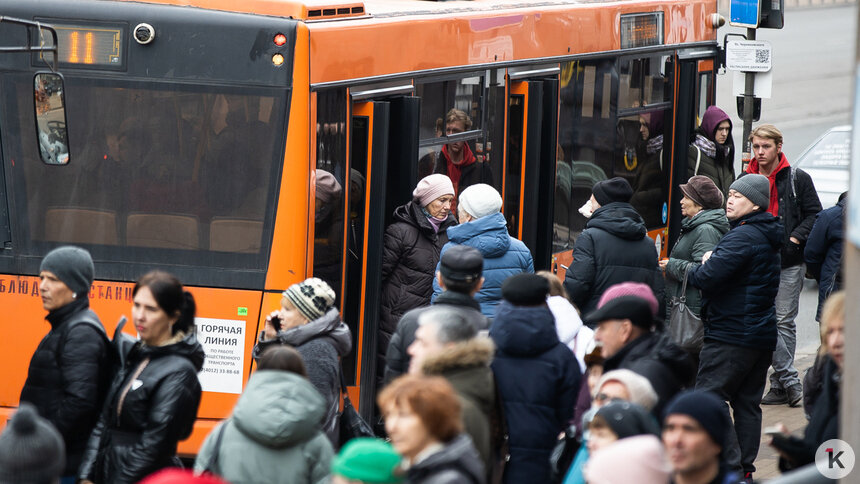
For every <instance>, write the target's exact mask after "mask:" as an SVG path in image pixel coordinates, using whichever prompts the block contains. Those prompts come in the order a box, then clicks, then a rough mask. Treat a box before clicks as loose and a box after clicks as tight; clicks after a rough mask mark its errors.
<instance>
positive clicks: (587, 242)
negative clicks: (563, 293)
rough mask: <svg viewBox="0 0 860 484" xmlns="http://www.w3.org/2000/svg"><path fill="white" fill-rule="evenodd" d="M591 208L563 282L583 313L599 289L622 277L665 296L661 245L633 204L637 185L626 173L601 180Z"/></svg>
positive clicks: (590, 308)
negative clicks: (633, 185) (659, 258)
mask: <svg viewBox="0 0 860 484" xmlns="http://www.w3.org/2000/svg"><path fill="white" fill-rule="evenodd" d="M591 193H592V195H591V200H590V201H591V207H592V210H593V212H592V214H591V217H590V219H589V220H588V223H587V224H586V225H585V227H586V228H585V230H583V231H582V234H580V236H579V237H578V238H577V239H576V245H574V247H573V262H572V263H571V264H570V268H569V269H568V270H567V273H566V274H565V277H564V288H565V289H566V290H567V294H568V295H569V296H570V300H571V302H573V303H574V304H575V305H576V306H577V307H578V308H579V310H580V311H582V313H583V314H588V313H590V312H591V311H594V310H595V309H596V307H597V302H598V301H599V300H600V296H601V294H603V292H604V291H605V290H606V289H608V288H609V286H612V285H615V284H619V283H621V282H627V281H633V282H643V283H645V284H648V286H650V287H651V290H652V291H654V294H656V295H657V299H658V300H659V301H661V304H662V301H663V274H662V273H661V272H660V270H659V269H658V267H657V248H656V247H655V246H654V241H653V240H651V239H650V238H649V237H648V233H647V230H646V229H645V224H644V223H643V221H642V217H640V216H639V213H637V212H636V210H634V209H633V207H632V206H631V205H630V197H631V196H633V188H631V187H630V183H629V182H627V180H625V179H624V178H621V177H615V178H612V179H609V180H603V181H599V182H597V183H595V184H594V187H593V188H592V189H591Z"/></svg>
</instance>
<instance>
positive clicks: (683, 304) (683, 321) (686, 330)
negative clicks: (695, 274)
mask: <svg viewBox="0 0 860 484" xmlns="http://www.w3.org/2000/svg"><path fill="white" fill-rule="evenodd" d="M689 272H690V267H689V266H687V269H686V270H685V271H684V282H683V284H681V295H680V296H675V297H672V300H671V301H670V303H669V304H670V305H671V310H670V312H669V337H671V338H672V341H674V342H675V343H677V344H678V346H680V347H681V348H684V349H685V350H687V351H689V352H693V353H698V352H699V351H701V349H702V343H703V341H704V337H705V327H704V326H703V325H702V319H701V318H700V317H699V316H696V315H695V314H694V313H693V311H691V310H690V308H689V307H688V306H687V276H688V274H689Z"/></svg>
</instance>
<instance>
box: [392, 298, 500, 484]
mask: <svg viewBox="0 0 860 484" xmlns="http://www.w3.org/2000/svg"><path fill="white" fill-rule="evenodd" d="M418 321H419V327H418V330H417V331H416V332H415V341H413V343H412V344H411V345H409V355H410V356H412V361H411V363H410V365H409V372H410V373H412V374H416V375H427V376H441V377H443V378H445V379H446V380H448V383H450V384H451V386H452V387H454V390H455V391H456V392H457V396H458V397H460V403H461V404H462V406H463V430H464V431H465V432H466V433H467V434H469V436H470V437H472V442H473V443H474V444H475V449H476V450H477V451H478V454H480V455H481V459H482V460H483V462H484V465H485V466H486V467H487V469H488V470H489V468H490V467H491V466H489V463H490V457H491V442H490V433H491V422H492V419H493V417H494V409H495V408H496V384H495V382H494V381H493V371H492V370H491V369H490V362H491V361H492V360H493V353H494V352H495V346H493V342H492V341H491V340H490V339H489V338H487V337H486V336H478V331H477V330H476V329H475V327H474V326H473V325H472V324H471V323H469V322H468V321H467V320H466V318H464V317H463V316H462V314H461V313H460V311H458V310H457V308H455V307H449V306H435V307H432V308H430V309H428V310H427V311H424V312H423V313H421V316H420V317H419V318H418Z"/></svg>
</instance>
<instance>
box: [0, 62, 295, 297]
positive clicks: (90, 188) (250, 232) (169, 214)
mask: <svg viewBox="0 0 860 484" xmlns="http://www.w3.org/2000/svg"><path fill="white" fill-rule="evenodd" d="M9 79H10V80H13V83H12V87H13V88H12V89H7V90H5V93H6V101H5V102H4V104H5V105H6V106H7V109H6V110H5V111H4V119H3V125H4V126H6V127H7V128H6V131H5V133H4V136H3V141H4V143H5V146H4V153H5V154H6V156H7V157H8V158H9V159H10V160H13V161H11V163H10V165H11V166H12V167H13V172H12V180H13V182H12V183H11V184H10V186H11V187H13V191H14V194H13V196H14V200H15V202H16V203H15V207H16V209H15V210H10V217H11V218H12V219H13V220H12V221H13V223H15V224H17V227H18V228H19V230H18V231H16V234H17V235H19V237H20V238H19V239H18V240H16V241H15V243H16V246H17V248H18V249H19V250H22V251H23V252H30V253H34V254H39V253H41V252H42V251H41V250H40V249H39V245H40V244H43V243H47V242H58V241H63V242H73V243H77V244H82V245H85V246H88V247H90V248H91V250H93V251H95V253H98V252H102V253H103V254H106V256H107V257H108V258H110V256H109V254H111V253H117V254H118V253H119V252H116V250H117V249H122V251H123V252H122V253H123V257H124V258H127V257H129V256H130V254H131V257H132V258H133V257H135V256H134V255H133V254H134V253H135V252H134V251H152V250H159V251H160V252H159V259H160V260H163V261H165V262H167V263H171V262H173V263H180V262H181V263H186V264H187V263H188V262H192V263H193V261H194V260H195V257H197V258H200V257H203V259H200V260H201V261H203V260H206V261H210V262H208V264H210V265H211V261H212V260H213V257H214V258H215V259H216V260H218V265H219V266H221V267H225V268H235V269H258V270H260V269H265V258H266V255H267V254H268V252H269V249H268V244H269V242H268V241H270V240H271V237H270V236H269V237H265V236H264V232H265V230H271V225H272V224H271V223H267V221H268V220H269V219H271V218H272V217H273V214H272V210H271V209H269V207H271V205H272V204H271V203H267V202H269V201H271V199H272V198H273V196H274V195H273V192H274V186H275V180H276V176H277V173H278V171H279V165H280V160H281V158H282V153H283V148H282V146H283V131H284V129H283V126H284V113H285V109H286V108H285V104H286V98H287V95H286V94H287V90H286V89H275V88H259V89H248V88H243V89H242V90H241V93H240V91H238V90H235V89H234V90H232V92H231V89H229V88H218V87H201V86H189V85H184V84H179V83H157V82H133V81H128V80H122V81H108V80H96V79H92V78H76V77H72V76H69V77H68V78H67V80H66V89H67V91H68V93H69V95H68V102H69V103H70V104H69V105H68V108H67V114H68V119H69V128H68V130H69V139H70V140H71V146H70V158H69V163H68V165H67V166H63V167H58V166H50V165H48V164H46V163H43V162H42V160H41V159H40V157H39V154H38V151H36V150H34V149H33V147H34V146H37V145H38V144H37V142H36V140H35V139H33V137H34V136H35V132H34V130H33V129H32V126H33V123H34V121H33V119H32V117H33V108H32V101H30V102H29V103H28V102H27V99H28V96H27V95H26V94H27V93H30V96H29V98H30V99H31V98H32V89H33V88H32V83H33V81H32V76H31V75H27V74H22V75H19V76H15V77H10V78H9ZM8 127H13V128H12V129H11V130H10V129H9V128H8ZM155 227H159V229H157V230H156V229H154V228H155ZM112 251H113V252H112ZM141 255H142V254H141ZM140 259H144V257H140ZM126 260H127V259H126ZM132 260H134V259H132ZM189 282H191V281H189ZM207 282H209V283H211V280H210V281H207Z"/></svg>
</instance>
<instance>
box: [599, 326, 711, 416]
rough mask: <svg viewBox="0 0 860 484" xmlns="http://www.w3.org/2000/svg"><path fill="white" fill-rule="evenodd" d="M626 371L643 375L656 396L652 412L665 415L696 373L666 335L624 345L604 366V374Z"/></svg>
mask: <svg viewBox="0 0 860 484" xmlns="http://www.w3.org/2000/svg"><path fill="white" fill-rule="evenodd" d="M621 368H623V369H627V370H630V371H632V372H634V373H636V374H639V375H642V376H644V377H645V378H647V379H648V381H649V382H651V386H652V387H654V391H655V392H657V397H658V400H657V405H655V406H654V408H653V409H652V410H651V412H652V413H653V414H654V415H658V416H659V415H662V410H663V407H664V406H665V405H666V403H668V402H669V400H671V399H672V397H674V396H675V394H677V393H678V392H679V391H681V390H682V389H683V388H685V387H687V386H689V385H691V384H692V383H693V379H694V378H695V376H696V369H695V368H694V367H693V362H692V361H691V360H690V357H689V356H688V355H687V352H686V351H684V350H683V349H681V347H680V346H678V345H676V344H675V343H673V342H672V341H671V340H670V339H669V337H668V335H666V333H662V332H658V333H646V334H644V335H642V336H640V337H638V338H636V339H635V340H633V341H631V342H629V343H627V344H626V345H624V347H623V348H621V349H620V350H618V353H615V354H614V355H612V356H611V357H609V358H607V359H606V361H605V362H604V363H603V371H604V372H608V371H612V370H618V369H621Z"/></svg>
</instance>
